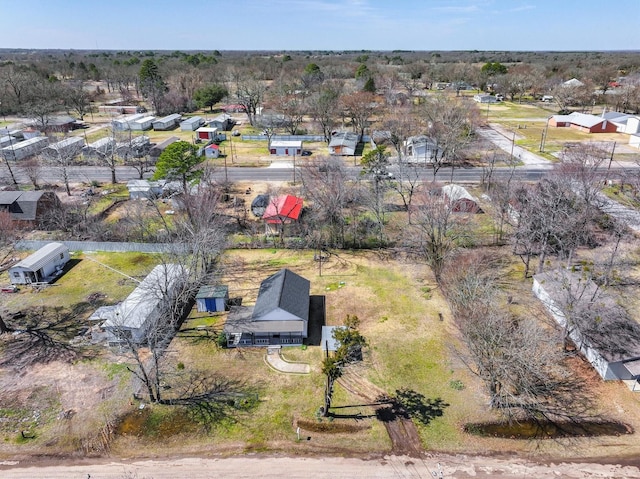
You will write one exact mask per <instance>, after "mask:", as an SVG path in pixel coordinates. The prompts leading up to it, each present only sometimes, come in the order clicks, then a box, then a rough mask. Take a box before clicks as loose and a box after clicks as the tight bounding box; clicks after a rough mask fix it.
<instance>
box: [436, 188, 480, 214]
mask: <svg viewBox="0 0 640 479" xmlns="http://www.w3.org/2000/svg"><path fill="white" fill-rule="evenodd" d="M442 196H443V199H444V201H446V202H447V204H448V205H449V208H450V209H451V211H452V212H454V213H484V212H483V211H482V209H481V208H480V206H479V205H478V200H477V199H476V198H475V197H474V196H472V195H471V193H469V192H468V191H467V189H466V188H464V187H463V186H460V185H444V186H443V187H442Z"/></svg>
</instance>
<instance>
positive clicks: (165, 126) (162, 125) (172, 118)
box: [152, 113, 182, 131]
mask: <svg viewBox="0 0 640 479" xmlns="http://www.w3.org/2000/svg"><path fill="white" fill-rule="evenodd" d="M181 118H182V115H181V114H179V113H173V114H171V115H167V116H163V117H162V118H158V119H156V120H153V123H152V124H153V129H154V130H155V131H167V130H173V129H174V128H175V127H176V126H178V124H179V123H180V119H181Z"/></svg>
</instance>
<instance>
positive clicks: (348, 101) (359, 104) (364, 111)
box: [340, 91, 378, 137]
mask: <svg viewBox="0 0 640 479" xmlns="http://www.w3.org/2000/svg"><path fill="white" fill-rule="evenodd" d="M340 101H341V103H342V108H343V111H344V114H345V115H346V116H347V117H348V118H349V119H350V120H351V125H352V126H353V131H354V132H356V133H357V134H358V136H360V137H362V135H364V130H365V128H367V127H368V126H369V120H370V119H371V117H372V116H373V115H374V113H375V112H376V111H377V110H378V104H377V103H376V98H375V95H374V94H373V93H369V92H366V91H359V92H355V93H351V94H349V95H345V96H343V97H342V98H341V99H340Z"/></svg>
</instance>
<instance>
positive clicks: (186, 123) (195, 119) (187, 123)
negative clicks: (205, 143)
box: [180, 116, 204, 131]
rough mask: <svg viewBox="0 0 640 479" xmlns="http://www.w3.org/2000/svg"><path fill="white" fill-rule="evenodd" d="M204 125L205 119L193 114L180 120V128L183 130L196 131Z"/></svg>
mask: <svg viewBox="0 0 640 479" xmlns="http://www.w3.org/2000/svg"><path fill="white" fill-rule="evenodd" d="M202 125H204V120H203V119H202V118H201V117H199V116H192V117H191V118H185V119H184V120H182V121H181V122H180V129H181V130H182V131H195V130H197V129H198V128H200V127H201V126H202Z"/></svg>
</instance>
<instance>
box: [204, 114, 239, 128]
mask: <svg viewBox="0 0 640 479" xmlns="http://www.w3.org/2000/svg"><path fill="white" fill-rule="evenodd" d="M208 125H209V126H210V127H211V128H218V129H220V131H227V130H230V129H231V127H232V126H233V119H232V118H231V115H229V114H227V113H222V114H220V115H218V116H216V117H215V118H213V119H211V120H209V121H208Z"/></svg>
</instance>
